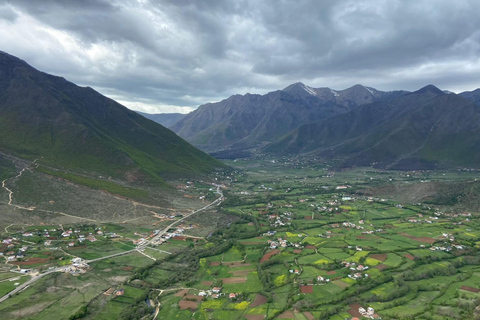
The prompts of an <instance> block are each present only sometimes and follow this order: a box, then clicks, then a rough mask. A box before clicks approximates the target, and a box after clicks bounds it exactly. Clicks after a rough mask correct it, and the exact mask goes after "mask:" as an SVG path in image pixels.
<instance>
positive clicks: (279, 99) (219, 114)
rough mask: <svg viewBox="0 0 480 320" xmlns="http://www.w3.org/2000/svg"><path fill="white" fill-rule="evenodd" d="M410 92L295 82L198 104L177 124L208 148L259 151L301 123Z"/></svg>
mask: <svg viewBox="0 0 480 320" xmlns="http://www.w3.org/2000/svg"><path fill="white" fill-rule="evenodd" d="M402 94H405V92H404V91H395V92H382V91H379V90H376V89H373V88H366V87H364V86H361V85H356V86H354V87H351V88H348V89H345V90H340V91H334V90H332V89H329V88H319V89H315V88H311V87H308V86H306V85H304V84H303V83H300V82H299V83H294V84H292V85H290V86H287V87H286V88H284V89H283V90H277V91H272V92H269V93H267V94H265V95H258V94H249V93H247V94H245V95H233V96H231V97H229V98H227V99H224V100H222V101H219V102H216V103H208V104H205V105H202V106H200V107H198V109H196V110H195V111H192V112H191V113H190V114H188V115H186V116H185V117H184V118H183V119H181V120H180V121H178V122H177V123H176V124H175V125H174V126H172V127H171V129H172V130H173V131H175V132H176V133H177V134H178V135H180V136H181V137H183V138H184V139H186V140H187V141H189V142H191V143H192V144H193V145H195V146H197V147H199V148H201V149H202V150H205V151H208V152H211V153H212V152H216V153H217V154H218V152H219V151H220V153H221V152H222V151H223V152H225V151H226V153H228V150H232V153H235V152H238V151H240V152H241V151H244V150H255V149H257V148H259V147H262V146H264V145H265V144H267V143H270V142H273V141H275V140H276V139H278V138H279V137H281V136H283V135H285V134H287V133H288V132H290V131H291V130H294V129H296V128H298V127H299V126H301V125H303V124H306V123H309V122H313V121H319V120H323V119H328V118H330V117H333V116H336V115H339V114H342V113H345V112H348V111H350V110H352V109H355V108H357V107H358V106H359V105H362V104H365V103H369V102H372V101H377V100H380V99H388V98H389V97H393V96H397V95H402Z"/></svg>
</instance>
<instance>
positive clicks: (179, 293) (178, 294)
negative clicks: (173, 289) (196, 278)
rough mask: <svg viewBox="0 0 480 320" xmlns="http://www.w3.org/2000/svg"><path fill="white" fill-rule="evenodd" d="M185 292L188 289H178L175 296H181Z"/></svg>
mask: <svg viewBox="0 0 480 320" xmlns="http://www.w3.org/2000/svg"><path fill="white" fill-rule="evenodd" d="M187 293H188V289H183V290H180V291H178V292H177V293H175V297H183V296H184V295H186V294H187Z"/></svg>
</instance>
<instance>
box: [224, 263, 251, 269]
mask: <svg viewBox="0 0 480 320" xmlns="http://www.w3.org/2000/svg"><path fill="white" fill-rule="evenodd" d="M249 266H250V263H239V264H230V265H229V266H228V267H229V268H241V267H249Z"/></svg>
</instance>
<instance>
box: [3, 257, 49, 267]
mask: <svg viewBox="0 0 480 320" xmlns="http://www.w3.org/2000/svg"><path fill="white" fill-rule="evenodd" d="M49 260H50V259H49V258H28V259H27V260H25V261H13V262H10V263H11V264H15V265H17V266H28V265H34V264H39V263H45V262H48V261H49Z"/></svg>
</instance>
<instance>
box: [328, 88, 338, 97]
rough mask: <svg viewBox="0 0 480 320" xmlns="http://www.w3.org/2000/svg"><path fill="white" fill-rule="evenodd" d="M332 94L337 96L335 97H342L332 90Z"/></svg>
mask: <svg viewBox="0 0 480 320" xmlns="http://www.w3.org/2000/svg"><path fill="white" fill-rule="evenodd" d="M330 92H331V93H332V94H333V95H334V96H335V97H340V95H339V94H338V92H337V91H335V90H332V89H330Z"/></svg>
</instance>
